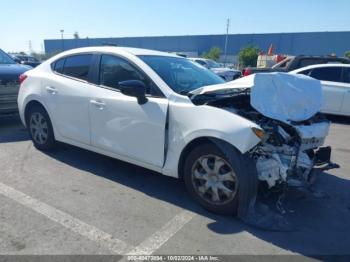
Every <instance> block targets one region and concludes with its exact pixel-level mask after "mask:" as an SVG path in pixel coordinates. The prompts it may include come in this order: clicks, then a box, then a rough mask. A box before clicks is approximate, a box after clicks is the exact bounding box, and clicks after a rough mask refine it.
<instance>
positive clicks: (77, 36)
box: [73, 31, 80, 39]
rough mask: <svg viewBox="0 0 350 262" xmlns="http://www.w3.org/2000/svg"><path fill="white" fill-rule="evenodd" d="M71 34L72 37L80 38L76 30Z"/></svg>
mask: <svg viewBox="0 0 350 262" xmlns="http://www.w3.org/2000/svg"><path fill="white" fill-rule="evenodd" d="M73 36H74V39H80V37H79V33H78V32H77V31H75V33H74V34H73Z"/></svg>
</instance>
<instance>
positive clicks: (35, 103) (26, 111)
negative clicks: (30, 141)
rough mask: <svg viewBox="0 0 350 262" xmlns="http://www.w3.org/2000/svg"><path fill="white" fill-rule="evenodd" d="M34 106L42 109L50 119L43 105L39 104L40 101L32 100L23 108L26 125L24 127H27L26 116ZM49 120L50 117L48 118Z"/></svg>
mask: <svg viewBox="0 0 350 262" xmlns="http://www.w3.org/2000/svg"><path fill="white" fill-rule="evenodd" d="M34 106H40V107H42V108H43V109H44V110H45V111H46V113H47V114H48V115H49V117H50V114H49V111H48V110H47V109H46V107H45V105H44V104H43V103H41V102H40V101H38V100H36V99H34V100H31V101H29V102H28V103H27V104H26V105H25V107H24V121H25V123H26V126H28V114H29V110H30V108H32V107H34ZM50 118H51V117H50Z"/></svg>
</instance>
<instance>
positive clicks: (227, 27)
mask: <svg viewBox="0 0 350 262" xmlns="http://www.w3.org/2000/svg"><path fill="white" fill-rule="evenodd" d="M229 28H230V18H227V24H226V38H225V66H226V63H227V42H228V30H229Z"/></svg>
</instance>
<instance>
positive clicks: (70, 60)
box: [63, 54, 92, 80]
mask: <svg viewBox="0 0 350 262" xmlns="http://www.w3.org/2000/svg"><path fill="white" fill-rule="evenodd" d="M91 60H92V55H90V54H87V55H74V56H69V57H67V58H66V62H65V63H64V69H63V74H65V75H67V76H72V77H75V78H79V79H82V80H87V77H88V74H89V69H90V65H91Z"/></svg>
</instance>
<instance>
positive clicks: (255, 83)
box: [191, 73, 338, 188]
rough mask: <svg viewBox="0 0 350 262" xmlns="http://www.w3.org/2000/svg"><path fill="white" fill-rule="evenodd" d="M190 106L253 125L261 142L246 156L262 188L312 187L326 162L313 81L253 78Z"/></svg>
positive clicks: (210, 90)
mask: <svg viewBox="0 0 350 262" xmlns="http://www.w3.org/2000/svg"><path fill="white" fill-rule="evenodd" d="M191 100H192V102H193V103H194V104H196V105H203V104H205V105H209V106H215V107H218V108H222V109H224V110H227V111H229V112H232V113H234V114H237V115H239V116H242V117H244V118H246V119H248V120H250V121H252V122H254V123H256V124H257V125H258V126H259V127H260V128H261V129H262V130H260V132H259V134H258V135H257V136H258V137H259V138H260V140H261V142H260V143H259V144H258V145H256V146H255V147H254V148H253V149H251V150H250V151H249V152H248V154H249V155H250V156H251V158H252V159H253V160H254V161H255V163H256V170H257V173H258V179H259V180H260V181H263V182H266V183H267V186H268V188H272V187H276V186H279V185H282V184H288V185H290V186H305V185H309V184H312V182H313V180H314V176H315V174H316V173H317V171H318V170H326V169H331V168H335V167H338V166H337V165H335V164H333V163H331V161H330V156H331V148H330V147H321V146H323V144H324V141H325V138H326V136H327V135H328V132H329V128H330V122H329V121H328V120H327V119H326V118H325V117H324V116H323V115H322V114H320V113H318V112H319V111H320V109H321V107H322V104H323V103H324V97H323V91H322V87H321V84H320V82H319V81H318V80H315V79H313V78H310V77H307V76H303V75H290V74H285V73H272V74H256V75H252V76H248V77H244V78H241V79H238V80H236V81H232V82H229V83H226V84H225V85H222V86H220V85H217V86H214V87H206V88H203V89H201V90H197V91H196V92H195V93H194V94H193V96H191Z"/></svg>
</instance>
